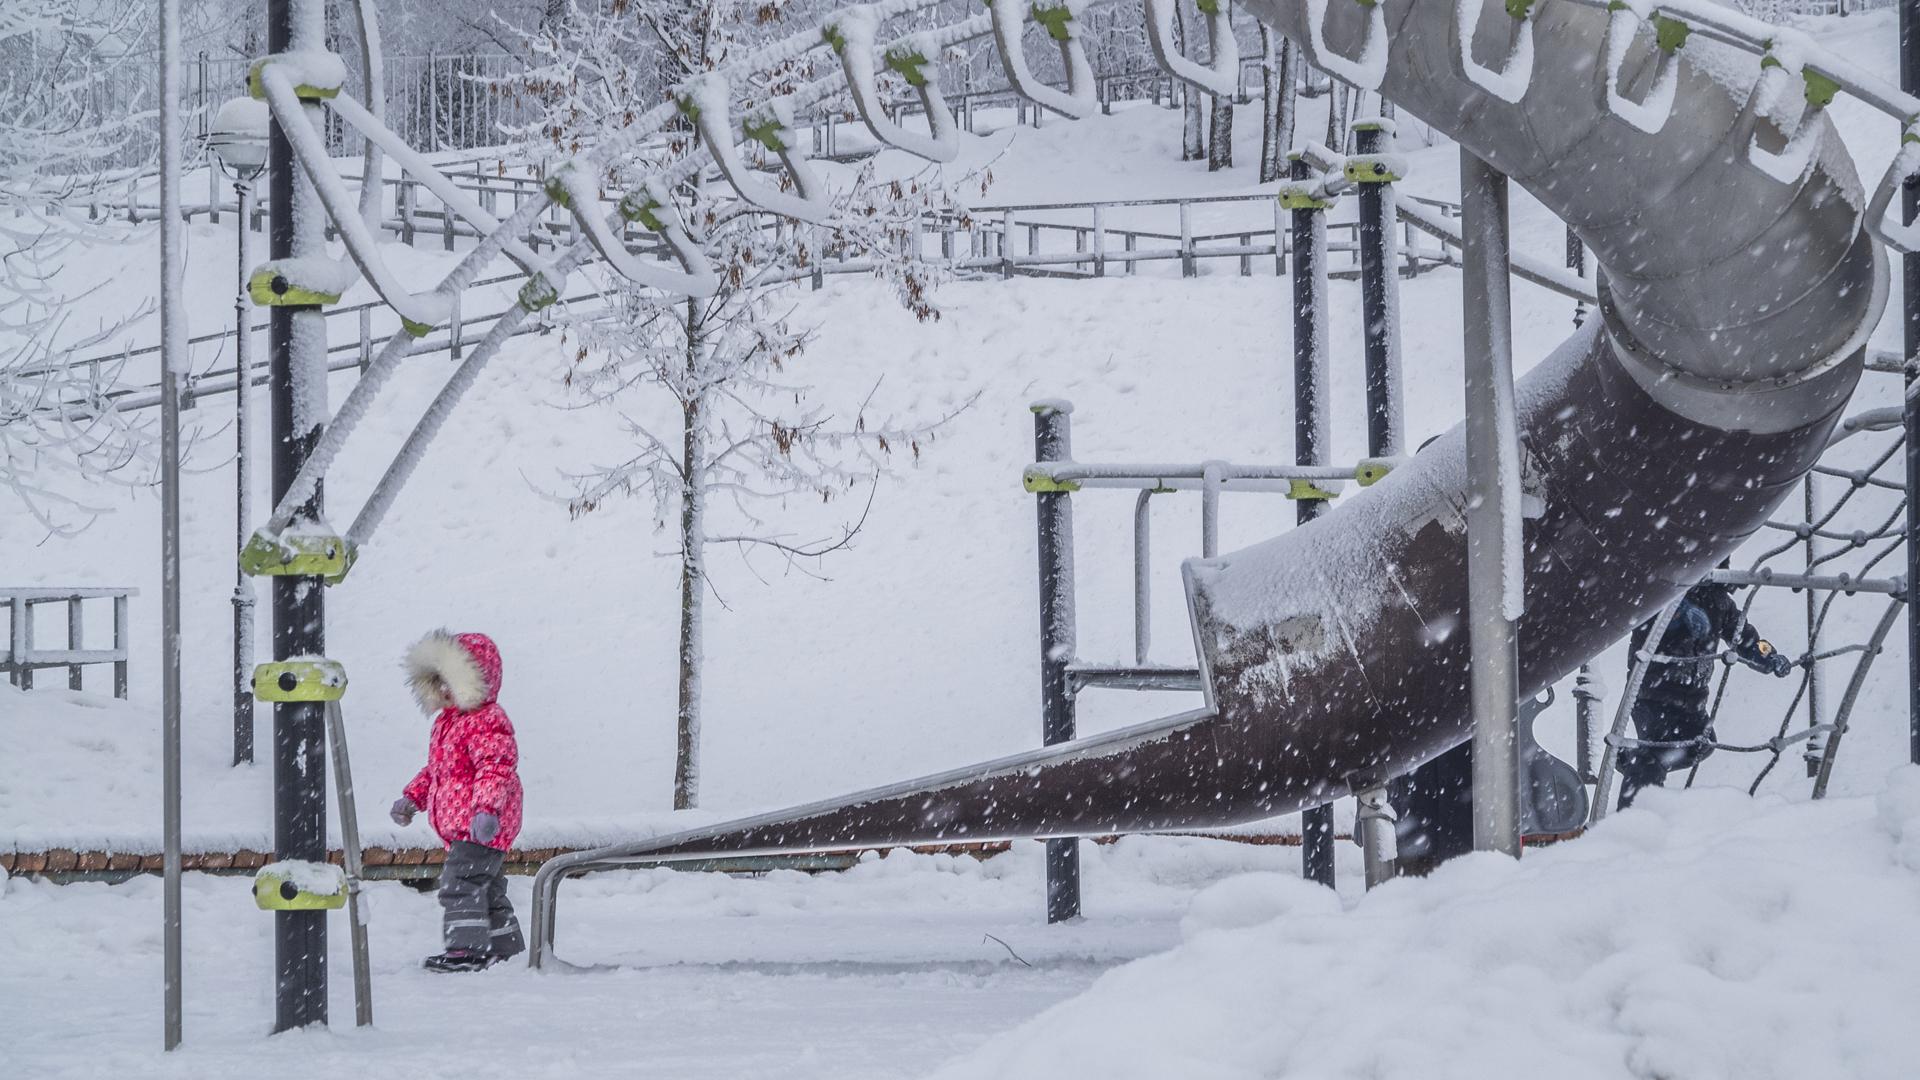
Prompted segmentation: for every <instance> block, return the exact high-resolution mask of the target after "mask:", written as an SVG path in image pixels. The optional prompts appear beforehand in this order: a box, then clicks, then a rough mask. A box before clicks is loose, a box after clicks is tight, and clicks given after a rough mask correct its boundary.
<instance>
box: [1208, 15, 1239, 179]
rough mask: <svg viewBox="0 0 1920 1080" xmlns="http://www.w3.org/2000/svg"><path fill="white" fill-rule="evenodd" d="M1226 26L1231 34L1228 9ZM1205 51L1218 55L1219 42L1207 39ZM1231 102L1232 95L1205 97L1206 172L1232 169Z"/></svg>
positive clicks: (1235, 76)
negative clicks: (1207, 115)
mask: <svg viewBox="0 0 1920 1080" xmlns="http://www.w3.org/2000/svg"><path fill="white" fill-rule="evenodd" d="M1227 26H1228V29H1227V33H1229V34H1231V33H1233V30H1232V26H1233V22H1232V9H1231V8H1229V9H1228V22H1227ZM1207 49H1208V51H1209V52H1210V53H1212V54H1213V55H1215V56H1217V55H1218V54H1219V49H1220V42H1219V41H1217V40H1213V39H1211V38H1209V39H1208V41H1207ZM1239 74H1240V73H1239V72H1238V71H1235V72H1234V78H1235V80H1236V81H1237V80H1238V79H1239ZM1233 100H1234V98H1233V96H1232V95H1228V96H1222V95H1220V94H1209V95H1207V101H1208V106H1209V111H1210V115H1209V117H1208V125H1207V171H1208V172H1218V171H1219V170H1221V169H1231V168H1233Z"/></svg>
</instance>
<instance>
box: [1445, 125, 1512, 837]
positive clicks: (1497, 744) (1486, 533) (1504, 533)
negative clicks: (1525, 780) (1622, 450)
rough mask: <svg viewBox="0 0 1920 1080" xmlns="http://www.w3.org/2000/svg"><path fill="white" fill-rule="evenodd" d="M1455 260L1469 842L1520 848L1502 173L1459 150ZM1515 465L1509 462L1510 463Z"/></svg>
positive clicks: (1508, 307)
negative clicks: (1462, 409) (1460, 347)
mask: <svg viewBox="0 0 1920 1080" xmlns="http://www.w3.org/2000/svg"><path fill="white" fill-rule="evenodd" d="M1460 205H1461V218H1462V224H1461V229H1460V235H1461V238H1462V241H1463V244H1462V250H1461V264H1462V267H1461V268H1462V277H1463V279H1464V281H1463V285H1464V288H1463V292H1464V297H1463V299H1464V302H1465V311H1464V313H1463V325H1464V327H1465V331H1466V333H1465V336H1466V350H1465V352H1466V365H1467V369H1466V370H1467V422H1466V428H1467V474H1468V487H1469V492H1470V494H1469V497H1468V500H1467V506H1468V509H1467V623H1468V626H1469V627H1470V628H1471V633H1472V641H1471V654H1472V669H1471V671H1470V680H1471V687H1472V691H1471V697H1472V703H1473V718H1474V727H1473V847H1474V850H1476V851H1497V852H1501V853H1503V854H1507V855H1514V856H1518V855H1519V854H1520V731H1519V711H1518V699H1519V674H1520V665H1519V658H1518V650H1517V648H1516V642H1515V637H1514V623H1513V617H1514V616H1515V615H1517V613H1516V612H1513V611H1511V610H1509V606H1508V604H1507V602H1506V601H1507V596H1506V588H1507V585H1508V581H1507V577H1508V575H1509V574H1511V573H1514V572H1517V569H1518V567H1517V565H1516V564H1517V563H1518V562H1519V560H1520V559H1521V558H1522V554H1521V552H1520V551H1519V550H1517V545H1516V544H1515V542H1514V541H1515V538H1514V537H1512V536H1511V535H1509V525H1510V522H1509V521H1508V520H1507V517H1508V515H1507V513H1506V510H1507V504H1508V503H1509V502H1514V503H1517V501H1518V498H1519V492H1518V491H1513V490H1509V489H1510V488H1511V487H1513V486H1517V484H1518V482H1519V477H1518V476H1509V475H1508V469H1507V468H1506V467H1505V465H1506V464H1507V463H1508V462H1513V463H1515V464H1517V457H1518V448H1517V447H1503V446H1502V445H1501V443H1502V441H1503V440H1505V439H1508V438H1512V437H1513V435H1514V432H1513V431H1512V430H1511V427H1510V426H1509V425H1506V424H1503V423H1502V422H1501V421H1502V417H1503V416H1507V417H1510V416H1511V413H1512V409H1513V354H1512V352H1511V344H1510V338H1511V327H1512V322H1513V317H1512V308H1511V304H1510V300H1509V297H1508V293H1507V289H1508V284H1509V281H1508V276H1507V275H1508V269H1509V268H1508V242H1507V178H1506V176H1505V174H1503V173H1501V172H1500V171H1499V170H1497V169H1495V168H1494V167H1493V166H1491V165H1489V164H1487V163H1486V162H1483V161H1481V160H1480V159H1479V158H1477V157H1474V156H1473V155H1472V154H1470V153H1468V152H1467V151H1466V150H1462V151H1461V152H1460ZM1516 471H1517V470H1516Z"/></svg>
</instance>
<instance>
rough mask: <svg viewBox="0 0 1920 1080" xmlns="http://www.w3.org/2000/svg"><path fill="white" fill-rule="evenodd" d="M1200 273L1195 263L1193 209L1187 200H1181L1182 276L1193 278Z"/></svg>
mask: <svg viewBox="0 0 1920 1080" xmlns="http://www.w3.org/2000/svg"><path fill="white" fill-rule="evenodd" d="M1196 273H1198V271H1197V270H1196V269H1195V268H1194V263H1193V207H1192V205H1191V204H1189V203H1188V202H1187V200H1185V199H1181V200H1180V276H1181V277H1193V276H1194V275H1195V274H1196Z"/></svg>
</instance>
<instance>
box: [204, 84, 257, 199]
mask: <svg viewBox="0 0 1920 1080" xmlns="http://www.w3.org/2000/svg"><path fill="white" fill-rule="evenodd" d="M269 115H270V114H269V113H268V111H267V104H266V102H264V101H255V100H253V99H252V98H244V97H242V98H234V99H232V100H231V101H228V102H227V103H226V104H224V105H222V106H220V111H219V112H218V113H215V114H214V117H213V125H212V127H210V128H209V129H208V131H207V150H208V151H209V152H211V153H212V154H213V157H214V159H215V160H216V161H218V162H219V163H220V168H221V170H222V171H223V172H225V173H226V174H227V175H228V176H231V177H233V178H234V179H236V180H251V179H253V178H254V177H256V176H259V175H260V170H262V169H264V168H266V167H267V124H268V120H269Z"/></svg>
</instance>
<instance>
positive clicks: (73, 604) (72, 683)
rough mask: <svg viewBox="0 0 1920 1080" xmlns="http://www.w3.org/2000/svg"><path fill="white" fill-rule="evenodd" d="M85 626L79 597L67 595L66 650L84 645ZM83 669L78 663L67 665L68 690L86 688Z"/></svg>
mask: <svg viewBox="0 0 1920 1080" xmlns="http://www.w3.org/2000/svg"><path fill="white" fill-rule="evenodd" d="M86 626H87V624H86V609H85V608H83V607H81V605H80V598H79V597H77V596H74V597H69V598H68V599H67V651H68V652H79V651H80V650H81V649H82V648H85V647H86V640H87V630H86ZM85 670H86V669H85V667H84V666H83V665H80V664H68V665H67V689H69V690H84V689H86V685H87V684H86V679H85V677H84V675H83V672H84V671H85Z"/></svg>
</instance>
